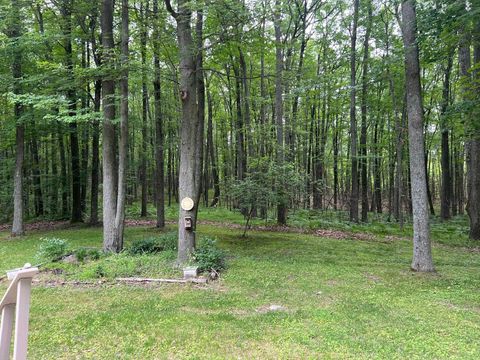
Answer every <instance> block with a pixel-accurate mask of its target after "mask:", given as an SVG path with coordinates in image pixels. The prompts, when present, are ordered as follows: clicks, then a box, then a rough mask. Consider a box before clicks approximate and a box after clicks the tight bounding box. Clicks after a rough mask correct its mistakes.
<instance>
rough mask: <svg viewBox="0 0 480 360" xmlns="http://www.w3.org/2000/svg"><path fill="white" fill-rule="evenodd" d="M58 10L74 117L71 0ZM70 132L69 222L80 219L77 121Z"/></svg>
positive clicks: (70, 108) (70, 125)
mask: <svg viewBox="0 0 480 360" xmlns="http://www.w3.org/2000/svg"><path fill="white" fill-rule="evenodd" d="M60 12H61V14H62V27H63V29H62V31H63V48H64V49H65V57H64V64H65V69H66V71H67V74H66V76H67V84H68V85H67V86H68V87H67V90H66V97H67V101H68V116H70V117H74V116H75V115H76V114H77V95H76V91H75V86H74V74H73V51H72V0H63V1H62V3H61V8H60ZM69 134H70V160H71V163H70V165H71V169H72V172H71V179H72V213H71V219H70V220H71V222H72V223H75V222H81V221H82V198H81V189H80V187H81V181H80V180H81V176H80V151H79V146H78V129H77V122H76V121H75V120H74V121H71V122H70V123H69Z"/></svg>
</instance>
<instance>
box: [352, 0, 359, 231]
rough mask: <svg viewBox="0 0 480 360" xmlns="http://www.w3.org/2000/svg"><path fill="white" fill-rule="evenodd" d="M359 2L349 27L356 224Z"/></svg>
mask: <svg viewBox="0 0 480 360" xmlns="http://www.w3.org/2000/svg"><path fill="white" fill-rule="evenodd" d="M358 7H359V0H354V10H353V22H352V26H351V29H350V30H351V38H350V40H351V47H350V156H351V159H352V166H351V187H350V189H351V191H350V221H354V222H358V156H357V117H356V95H357V91H356V74H357V68H356V44H357V26H358Z"/></svg>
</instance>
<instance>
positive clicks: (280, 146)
mask: <svg viewBox="0 0 480 360" xmlns="http://www.w3.org/2000/svg"><path fill="white" fill-rule="evenodd" d="M281 11H282V3H281V1H280V0H276V1H275V9H274V21H273V22H274V27H275V123H276V127H277V163H278V165H279V168H280V169H281V168H282V166H283V163H284V162H285V148H284V147H285V145H284V138H283V99H282V95H283V84H282V81H283V80H282V71H283V52H282V28H281V18H280V15H281ZM277 191H278V192H279V193H282V192H283V191H284V189H282V188H281V187H280V188H279V189H277ZM277 222H278V223H279V224H282V225H285V224H286V223H287V205H286V204H285V203H284V202H279V203H278V205H277Z"/></svg>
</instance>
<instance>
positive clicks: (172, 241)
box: [158, 232, 178, 251]
mask: <svg viewBox="0 0 480 360" xmlns="http://www.w3.org/2000/svg"><path fill="white" fill-rule="evenodd" d="M158 241H159V243H160V245H161V246H163V250H164V251H176V250H177V246H178V235H177V232H169V233H166V234H162V235H161V236H160V238H159V239H158Z"/></svg>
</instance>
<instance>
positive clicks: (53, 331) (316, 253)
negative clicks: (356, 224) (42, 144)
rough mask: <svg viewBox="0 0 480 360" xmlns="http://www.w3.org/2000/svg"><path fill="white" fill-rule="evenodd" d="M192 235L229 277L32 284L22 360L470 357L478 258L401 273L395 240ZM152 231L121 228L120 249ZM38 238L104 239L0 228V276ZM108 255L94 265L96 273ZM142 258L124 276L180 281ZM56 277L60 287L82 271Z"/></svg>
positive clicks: (475, 342) (226, 231)
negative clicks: (192, 281) (213, 243)
mask: <svg viewBox="0 0 480 360" xmlns="http://www.w3.org/2000/svg"><path fill="white" fill-rule="evenodd" d="M172 229H173V228H171V229H170V230H172ZM198 233H199V235H208V236H213V237H217V238H218V240H219V246H220V247H221V248H222V249H224V250H225V251H226V252H227V254H228V263H229V268H228V270H227V271H226V272H225V273H224V274H222V276H221V278H220V280H219V281H216V282H213V283H210V284H208V285H207V286H194V285H175V284H165V285H160V286H151V285H150V286H132V285H123V284H117V283H115V282H114V281H112V280H109V281H107V282H106V283H102V284H93V285H89V286H75V285H67V286H52V287H49V286H46V285H40V284H37V285H35V286H34V288H33V293H32V309H31V325H30V330H31V333H30V338H29V341H30V342H29V358H30V359H113V358H119V359H177V358H178V359H238V358H241V359H318V358H340V359H345V358H351V359H359V358H384V359H394V358H402V359H405V358H409V359H410V358H418V359H447V358H449V359H450V358H462V359H478V358H480V341H479V339H480V255H479V253H478V252H476V251H472V250H471V249H468V248H462V247H452V246H447V245H444V244H438V245H437V244H435V245H434V248H433V252H434V260H435V265H436V268H437V270H438V272H437V273H436V274H427V275H425V274H418V273H413V272H411V271H410V270H409V265H410V261H411V253H412V249H411V248H412V244H411V242H410V241H405V240H394V241H388V242H386V241H384V240H385V239H384V238H382V237H381V236H377V237H376V239H372V241H358V240H348V239H344V240H338V239H331V238H320V237H315V236H312V235H302V234H293V233H285V232H256V231H252V232H250V234H249V237H248V238H246V239H245V238H242V237H241V230H240V229H231V228H228V227H222V226H212V225H208V226H206V225H203V226H200V227H199V230H198ZM156 234H158V232H157V231H156V230H155V229H152V228H146V227H135V228H128V229H127V231H126V240H127V244H128V242H131V241H132V240H134V239H139V238H143V237H149V236H154V235H156ZM41 237H60V238H64V239H67V240H69V242H70V244H72V246H98V247H100V246H101V237H102V234H101V229H100V228H85V227H76V228H71V229H65V230H56V231H37V232H31V233H30V234H28V235H27V236H26V237H24V238H19V239H10V238H9V236H8V233H6V232H3V233H0V269H8V268H12V267H17V266H21V265H23V263H25V262H33V256H34V254H35V252H36V249H37V246H38V243H39V239H40V238H41ZM109 259H110V258H105V259H102V260H100V262H101V263H102V264H103V266H106V267H107V268H108V266H109V265H108V263H107V262H108V261H110V262H112V261H113V260H111V259H110V260H109ZM113 259H120V260H118V261H119V262H120V263H121V262H122V261H123V260H122V258H121V257H120V258H116V257H114V258H113ZM140 259H141V260H137V263H138V262H140V263H138V264H137V265H135V266H136V268H135V269H133V270H138V268H140V270H139V271H140V273H141V274H143V273H144V272H145V273H146V274H149V275H151V276H155V275H156V276H166V275H168V276H172V277H173V276H178V275H179V273H178V271H177V270H174V269H173V268H172V263H173V258H172V257H171V256H163V257H162V255H160V257H159V258H158V261H157V260H155V257H153V258H152V257H146V258H143V259H142V258H140ZM115 261H117V260H114V261H113V262H115ZM155 261H157V262H155ZM141 262H145V264H149V265H148V266H145V268H142V264H141ZM145 264H144V265H145ZM152 264H156V265H155V266H157V267H158V269H156V271H154V270H155V269H152ZM85 266H92V265H91V264H88V265H85ZM112 266H113V267H114V268H115V269H117V267H118V265H112ZM115 266H117V267H115ZM79 268H81V267H79ZM68 271H70V272H71V274H70V275H68V274H65V275H64V277H66V278H67V279H71V278H72V277H75V276H77V275H80V274H82V270H81V269H77V270H75V269H73V268H72V267H70V268H67V272H68ZM112 274H114V272H113V273H112ZM112 276H113V275H112ZM93 282H94V283H96V281H95V280H94V281H93ZM5 287H6V282H5V281H4V282H3V283H1V284H0V290H1V291H2V292H3V291H4V289H5ZM271 305H279V306H281V309H280V310H278V311H270V310H269V307H270V306H271Z"/></svg>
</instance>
